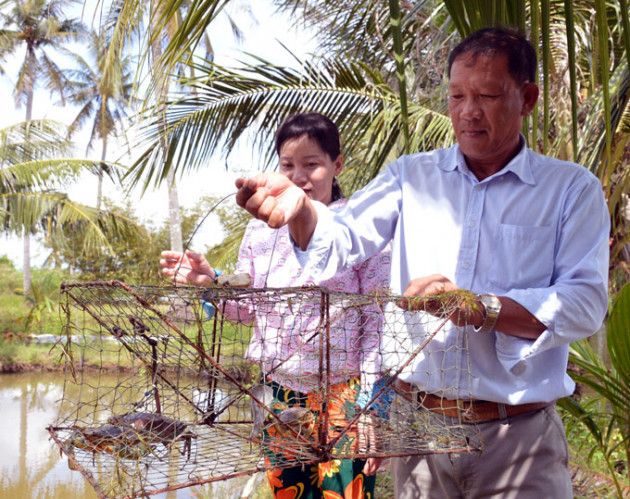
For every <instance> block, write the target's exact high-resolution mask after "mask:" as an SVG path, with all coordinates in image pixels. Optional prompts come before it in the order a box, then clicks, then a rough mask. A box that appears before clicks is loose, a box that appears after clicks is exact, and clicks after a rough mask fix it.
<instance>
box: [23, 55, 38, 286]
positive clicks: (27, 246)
mask: <svg viewBox="0 0 630 499" xmlns="http://www.w3.org/2000/svg"><path fill="white" fill-rule="evenodd" d="M27 58H28V60H29V61H31V62H30V63H31V64H33V62H32V61H33V60H34V59H35V54H34V53H33V50H32V48H31V47H29V48H27ZM32 67H34V66H32ZM27 84H28V86H29V89H28V92H27V94H26V121H31V119H32V118H33V97H34V94H35V82H34V81H33V79H32V78H31V79H30V81H29V82H28V83H27ZM26 138H27V139H28V135H27V136H26ZM22 267H23V274H22V276H23V277H22V288H23V290H24V298H28V297H29V296H31V284H32V278H31V235H30V228H25V229H24V252H23V261H22Z"/></svg>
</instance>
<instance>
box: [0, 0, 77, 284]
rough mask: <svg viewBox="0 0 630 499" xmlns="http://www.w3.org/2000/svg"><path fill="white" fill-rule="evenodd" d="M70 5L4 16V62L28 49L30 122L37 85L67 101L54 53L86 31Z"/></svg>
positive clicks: (36, 5) (25, 97) (42, 5)
mask: <svg viewBox="0 0 630 499" xmlns="http://www.w3.org/2000/svg"><path fill="white" fill-rule="evenodd" d="M65 5H67V2H64V1H60V0H50V1H46V0H12V1H11V2H10V3H9V2H6V3H5V6H9V7H10V8H9V9H8V10H7V11H3V12H1V13H0V19H1V20H2V28H1V29H0V60H5V59H6V58H7V57H8V56H9V55H11V54H14V53H15V52H16V51H17V50H18V49H20V48H24V59H23V60H22V63H21V66H20V69H19V73H18V79H17V84H16V86H15V91H14V95H15V99H16V103H17V104H18V105H20V104H25V107H26V115H25V119H26V121H29V120H30V119H31V118H32V116H33V97H34V95H35V88H36V86H37V84H41V85H43V86H45V87H46V88H47V89H48V90H50V91H51V93H54V92H56V93H58V94H59V95H60V96H61V97H62V100H63V81H62V79H61V78H60V74H61V73H60V70H59V68H58V66H57V64H56V63H55V62H54V60H53V59H52V58H51V52H54V51H55V50H57V49H58V48H59V47H60V46H61V45H63V44H64V43H66V42H69V41H72V40H76V39H77V38H78V37H79V36H80V35H81V34H82V33H83V31H84V28H83V25H82V24H81V23H80V22H78V21H77V20H75V19H72V18H66V17H64V13H63V8H64V6H65ZM30 288H31V265H30V236H29V233H28V232H25V233H24V293H25V295H28V293H29V290H30Z"/></svg>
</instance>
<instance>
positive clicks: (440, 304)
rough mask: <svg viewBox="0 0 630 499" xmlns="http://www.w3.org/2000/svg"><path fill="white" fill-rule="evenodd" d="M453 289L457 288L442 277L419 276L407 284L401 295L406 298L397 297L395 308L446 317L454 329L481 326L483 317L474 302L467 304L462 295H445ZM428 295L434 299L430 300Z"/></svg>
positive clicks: (436, 275) (467, 301)
mask: <svg viewBox="0 0 630 499" xmlns="http://www.w3.org/2000/svg"><path fill="white" fill-rule="evenodd" d="M457 290H459V288H458V287H457V286H456V285H455V283H453V282H451V281H450V280H448V279H447V278H446V277H444V276H443V275H440V274H433V275H430V276H427V277H420V278H418V279H414V280H412V281H411V282H410V283H409V285H408V286H407V289H406V290H405V292H404V293H403V296H406V297H409V298H401V299H400V300H399V301H398V306H399V307H400V308H403V309H405V310H424V311H425V312H428V313H429V314H431V315H435V316H436V317H444V318H449V319H450V320H451V321H452V322H453V323H454V324H455V325H457V326H467V325H473V326H480V325H481V324H482V323H483V314H482V313H481V310H480V309H479V307H478V305H477V304H476V302H475V303H470V300H467V299H466V298H465V297H464V296H463V295H462V296H457V295H456V294H453V295H450V296H449V295H446V296H445V293H448V292H451V291H457ZM432 296H435V298H434V299H432V298H431V297H432ZM453 300H455V301H453ZM453 305H455V306H456V308H454V307H453Z"/></svg>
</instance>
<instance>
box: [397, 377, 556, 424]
mask: <svg viewBox="0 0 630 499" xmlns="http://www.w3.org/2000/svg"><path fill="white" fill-rule="evenodd" d="M396 388H397V389H398V390H399V391H401V392H403V397H405V398H406V399H407V400H409V401H410V402H412V401H413V399H412V397H410V396H409V395H412V396H413V395H415V397H416V401H417V402H418V403H419V404H421V405H422V407H423V408H425V409H427V410H429V411H431V412H435V413H438V414H442V415H444V416H448V417H450V418H457V419H461V421H462V422H463V423H485V422H488V421H495V420H498V419H507V418H509V417H513V416H518V415H519V414H525V413H527V412H534V411H539V410H541V409H544V408H545V407H548V406H550V405H552V404H555V401H554V402H532V403H529V404H519V405H508V404H500V403H498V402H489V401H487V400H449V399H445V398H442V397H438V396H437V395H433V394H431V393H427V392H421V391H418V390H416V389H415V387H414V386H413V385H410V384H409V383H406V382H405V381H402V380H400V379H397V380H396ZM405 395H406V396H405Z"/></svg>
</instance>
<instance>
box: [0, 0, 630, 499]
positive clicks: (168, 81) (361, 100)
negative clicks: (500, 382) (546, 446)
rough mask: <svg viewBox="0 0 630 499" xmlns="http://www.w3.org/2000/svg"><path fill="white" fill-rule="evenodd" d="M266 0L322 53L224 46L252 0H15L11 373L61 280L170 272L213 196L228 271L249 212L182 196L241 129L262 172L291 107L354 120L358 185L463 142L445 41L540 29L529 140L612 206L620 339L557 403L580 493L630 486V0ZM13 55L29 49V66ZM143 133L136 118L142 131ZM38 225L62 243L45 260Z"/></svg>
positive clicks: (609, 339) (50, 320)
mask: <svg viewBox="0 0 630 499" xmlns="http://www.w3.org/2000/svg"><path fill="white" fill-rule="evenodd" d="M269 5H270V6H272V7H273V9H275V11H276V12H278V13H282V14H283V15H284V16H285V17H283V19H289V20H290V23H291V25H292V26H294V27H297V29H303V30H305V31H307V32H308V33H316V38H315V40H314V44H313V49H312V53H309V54H308V55H306V56H304V55H302V54H300V53H298V51H296V50H295V47H290V46H289V47H286V51H285V50H283V51H282V52H283V53H288V54H292V55H291V63H290V64H287V65H282V64H278V63H277V62H271V61H268V60H266V59H265V57H266V56H265V54H262V53H256V52H255V51H254V52H253V53H248V54H245V53H243V54H242V55H241V56H240V57H239V59H240V60H239V62H238V63H237V62H234V63H233V64H227V63H224V62H220V61H221V60H220V58H219V57H218V54H217V52H216V50H215V45H214V43H215V39H213V36H215V34H216V33H217V32H220V30H219V28H218V27H219V26H222V27H224V26H225V25H229V26H230V28H231V29H232V30H233V31H234V33H236V34H237V35H238V36H245V37H247V33H246V32H243V31H242V28H240V25H242V24H241V23H242V21H243V19H244V16H246V15H247V16H249V15H250V14H248V11H251V5H250V4H249V2H247V1H244V0H150V1H149V2H138V1H137V0H113V1H112V2H105V1H101V2H99V3H97V4H96V5H86V8H88V9H89V12H95V14H93V15H92V14H90V15H89V16H87V17H88V18H89V19H90V21H89V22H81V21H80V20H79V19H78V18H75V17H73V16H72V15H69V14H67V12H70V10H69V9H70V7H72V3H71V2H70V0H1V1H0V22H1V29H0V69H1V70H2V77H3V78H9V77H12V78H14V79H13V80H12V81H13V82H14V84H13V90H14V92H13V95H14V99H15V103H16V105H20V106H23V107H22V108H20V109H23V111H24V114H23V119H20V120H17V121H16V122H15V123H12V124H10V125H9V126H6V127H4V128H3V129H2V130H0V227H1V228H2V232H3V233H4V234H13V235H17V236H19V237H20V238H21V239H22V240H23V248H24V249H23V259H22V269H21V271H18V270H16V269H15V267H14V265H13V264H12V262H11V261H10V260H9V259H8V258H6V257H1V258H0V266H1V269H0V270H1V272H0V276H1V277H0V279H1V280H2V283H1V284H2V286H1V287H0V333H2V335H3V336H2V337H0V362H2V366H3V369H5V370H15V369H18V368H20V366H26V365H31V366H32V365H38V366H48V367H49V366H51V365H54V363H55V360H54V359H51V358H49V357H47V356H46V354H45V353H44V352H38V351H37V350H36V349H35V347H33V346H32V345H31V346H28V345H26V343H27V342H25V341H23V339H24V338H26V337H27V336H28V335H31V334H34V333H51V334H58V332H59V331H60V328H59V322H58V320H57V319H56V318H55V316H56V303H57V300H58V290H59V283H60V282H61V281H62V280H96V279H113V278H118V279H122V280H126V281H128V282H141V283H144V284H151V283H157V282H159V280H160V277H159V275H158V273H157V270H156V265H155V262H156V260H157V255H158V253H159V251H160V250H161V249H163V248H166V247H171V248H172V249H176V250H181V249H182V248H184V247H185V246H186V245H187V243H188V241H189V239H190V237H191V236H192V235H193V233H194V231H195V228H196V227H197V226H198V225H199V224H200V223H201V222H202V220H204V217H205V216H206V214H207V213H208V212H212V213H213V215H216V216H218V217H219V220H220V222H221V224H222V226H223V228H224V231H225V234H227V236H226V238H225V240H224V241H222V242H221V244H219V245H217V246H215V247H214V248H212V249H210V250H209V251H208V255H207V256H208V258H209V259H210V261H211V262H213V264H214V265H215V266H217V267H220V268H226V269H228V270H229V269H230V268H232V266H233V264H234V261H235V257H236V251H237V249H238V243H239V241H240V238H241V234H242V231H243V229H244V225H245V222H246V220H247V217H246V216H245V215H244V214H243V212H241V211H237V210H234V209H233V205H231V204H229V203H228V202H221V203H218V202H219V199H218V198H211V197H209V198H205V199H199V201H198V203H197V204H195V205H194V206H193V207H188V208H187V209H182V208H181V207H180V203H179V196H178V188H177V187H178V183H179V182H181V181H183V180H184V179H187V178H191V177H193V176H194V175H196V174H198V173H199V172H200V171H203V170H204V169H207V168H209V165H210V164H211V163H212V161H213V159H216V158H221V159H222V160H223V161H225V162H226V165H228V166H227V167H226V168H228V169H229V168H230V167H229V165H230V164H234V163H230V158H231V157H232V158H233V157H234V156H233V155H234V154H238V153H237V151H239V150H240V147H243V144H247V146H246V147H247V148H249V149H250V150H252V151H253V154H255V155H256V156H257V157H259V158H262V160H261V161H260V164H261V168H262V169H270V168H274V166H275V163H274V153H273V151H272V149H271V144H272V140H271V138H272V135H273V132H274V131H275V129H276V128H277V125H278V124H279V123H280V121H281V120H282V119H283V118H284V117H285V116H286V115H287V114H289V113H291V112H295V111H309V110H316V111H320V112H323V113H326V114H328V115H329V116H330V117H331V118H332V119H333V120H335V121H336V122H337V123H338V125H339V127H340V129H341V131H342V136H343V138H344V155H345V157H346V165H347V166H346V170H345V172H344V174H343V175H342V177H341V183H342V187H343V188H344V189H345V191H346V192H347V193H348V194H350V193H352V192H353V191H354V190H356V189H358V188H360V187H361V186H363V185H365V183H367V182H368V181H369V180H370V179H372V178H374V176H375V175H376V174H377V173H378V172H379V171H380V169H381V168H382V167H383V166H384V165H385V164H386V163H387V162H388V161H390V160H391V159H393V158H395V157H397V156H399V155H400V154H404V153H406V152H412V151H419V150H426V149H431V148H435V147H446V146H448V145H450V144H451V143H452V142H453V140H454V137H453V135H452V132H451V127H450V122H449V118H448V116H447V114H446V103H445V91H446V77H445V74H444V71H445V61H446V56H447V54H448V53H449V51H450V49H451V47H452V46H453V45H454V44H455V43H457V41H458V40H459V39H461V37H462V36H465V35H466V34H468V33H470V32H471V31H473V30H475V29H477V28H480V27H483V26H488V25H497V24H503V25H512V26H517V27H520V29H522V30H523V31H524V32H525V33H527V34H528V36H530V37H531V39H532V40H533V41H534V44H535V47H536V48H537V51H538V53H539V60H540V65H539V74H538V79H539V84H540V86H541V89H542V93H541V100H540V102H539V105H538V106H537V108H536V109H535V111H534V113H533V115H532V117H531V119H529V120H528V121H527V123H525V125H524V127H523V134H524V135H525V137H526V139H527V142H528V144H529V146H530V147H532V148H533V149H535V150H537V151H540V152H542V153H544V154H548V155H551V156H555V157H558V158H562V159H568V160H573V161H576V162H578V163H580V164H582V165H583V166H584V167H585V168H588V169H589V170H590V171H592V172H593V173H594V174H595V175H597V176H598V178H599V179H600V180H601V182H602V187H603V189H604V192H605V195H606V199H607V201H608V204H609V210H610V216H611V221H612V231H611V237H610V250H611V266H610V296H611V309H610V314H609V320H608V323H607V327H606V328H605V330H604V332H601V333H599V334H600V336H602V337H603V336H605V338H606V343H605V344H606V345H607V346H606V348H605V349H595V348H593V347H592V346H591V344H589V343H588V342H586V341H585V342H581V343H578V344H576V345H574V348H573V351H572V361H573V366H574V371H575V372H574V376H575V378H576V380H577V381H579V382H580V384H581V386H585V387H587V389H586V390H585V391H584V393H583V394H582V398H578V396H575V397H572V398H569V399H566V400H563V401H561V402H560V406H561V407H562V409H563V411H564V413H563V414H564V415H565V422H566V424H567V431H568V434H569V437H570V441H571V446H572V456H573V460H574V462H573V465H574V469H575V470H576V471H575V482H576V487H577V490H578V494H579V493H581V492H580V490H583V493H584V495H585V496H592V495H593V494H601V495H610V496H619V497H623V496H628V494H629V490H630V480H629V470H628V456H629V455H630V410H629V409H630V346H628V345H629V344H630V342H627V338H628V337H629V335H630V317H629V316H628V315H629V314H630V287H629V285H628V282H629V281H630V269H629V267H628V262H629V261H630V245H629V243H630V231H629V230H628V226H629V224H630V215H629V212H630V208H629V203H628V190H629V189H628V187H629V185H630V170H629V167H628V162H629V158H630V148H629V139H630V107H629V104H628V102H629V99H630V95H629V90H630V81H629V70H628V68H629V63H630V20H629V17H630V13H629V9H628V2H627V0H589V1H587V0H577V1H571V0H513V1H507V0H505V1H500V0H466V1H454V0H444V1H436V0H416V1H406V0H402V1H399V0H349V1H346V2H339V1H329V0H317V1H315V0H269ZM75 7H76V6H75ZM73 12H76V10H75V11H73ZM271 18H272V17H271ZM84 19H85V16H84ZM276 28H277V29H278V30H284V29H285V26H284V25H282V23H279V25H278V26H276ZM286 28H288V27H286ZM77 47H81V50H78V49H77ZM11 57H14V58H15V57H18V59H19V60H20V64H19V68H18V69H17V70H16V71H15V73H16V74H14V75H10V74H9V73H10V71H11V69H12V67H9V66H8V65H7V61H9V60H10V59H11ZM38 92H48V93H49V95H50V96H51V97H50V98H51V99H54V100H55V101H56V100H58V101H59V103H60V105H61V104H64V103H72V104H73V105H74V106H75V109H78V110H79V111H78V112H77V114H76V119H74V120H73V121H72V122H71V123H70V125H69V126H65V125H63V124H61V123H59V122H57V121H54V120H50V119H33V102H34V99H35V95H36V93H38ZM132 129H133V130H136V131H137V133H135V134H134V135H133V137H131V138H130V140H131V143H130V144H128V143H127V142H126V140H125V137H126V132H128V131H129V130H132ZM81 130H84V131H83V132H80V131H81ZM77 133H83V134H84V136H85V137H87V139H86V140H87V142H88V143H89V144H90V146H91V147H92V149H93V150H95V151H98V152H99V153H100V154H96V157H97V159H90V158H88V159H85V158H80V157H78V156H77V155H76V154H74V153H73V148H72V141H73V140H76V137H77V135H76V134H77ZM113 149H115V150H113ZM127 149H128V150H132V149H133V151H134V154H133V155H132V156H131V157H132V159H130V160H127V159H125V158H127V157H129V156H128V155H124V154H121V151H122V150H127ZM121 158H122V159H121ZM85 172H87V173H88V174H90V175H94V176H95V178H96V179H97V189H96V192H95V193H94V195H93V202H82V203H79V202H77V201H75V200H73V199H72V198H71V196H69V195H68V193H69V191H70V186H71V185H72V183H73V182H76V180H77V179H78V178H79V177H80V176H81V175H83V174H85ZM103 181H104V182H106V183H107V182H113V183H114V185H117V186H119V188H120V190H121V192H122V193H128V192H130V191H129V190H130V189H137V190H138V189H139V190H140V191H142V192H147V193H150V192H151V191H152V190H154V189H156V188H158V187H160V186H165V194H164V196H165V200H164V203H165V204H168V206H169V209H168V220H167V221H165V222H164V223H157V224H155V223H147V221H145V220H142V219H141V217H140V215H139V214H138V213H137V210H136V206H135V205H134V204H133V203H127V204H125V203H120V202H116V201H114V202H112V201H111V200H108V199H105V198H104V197H103V194H102V192H103V191H102V182H103ZM122 197H124V194H123V196H122ZM217 203H218V204H217ZM588 229H589V228H588V227H584V230H585V231H587V230H588ZM33 238H35V239H36V241H38V244H43V245H45V247H46V248H47V251H48V254H49V256H48V258H47V260H46V262H45V264H44V265H42V266H41V267H40V268H35V269H33V271H31V265H30V244H31V240H32V239H33ZM1 253H2V250H0V254H1ZM580 487H582V489H581V488H580Z"/></svg>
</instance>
